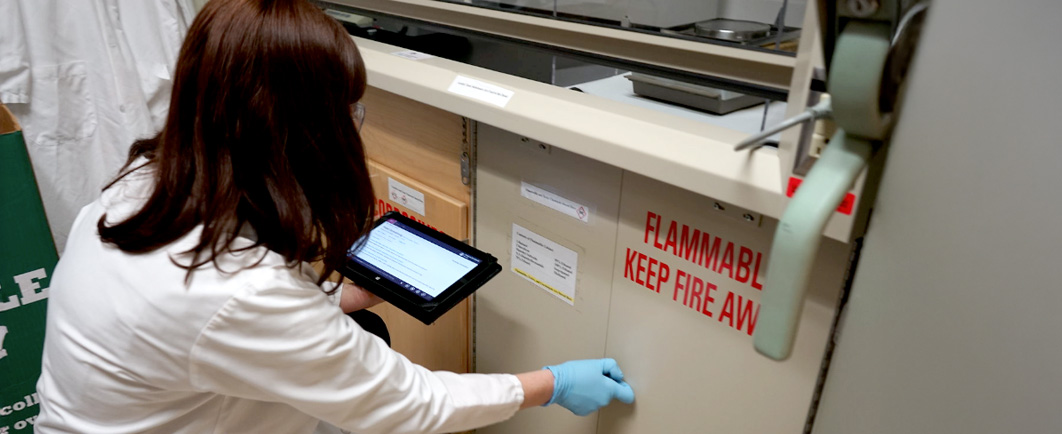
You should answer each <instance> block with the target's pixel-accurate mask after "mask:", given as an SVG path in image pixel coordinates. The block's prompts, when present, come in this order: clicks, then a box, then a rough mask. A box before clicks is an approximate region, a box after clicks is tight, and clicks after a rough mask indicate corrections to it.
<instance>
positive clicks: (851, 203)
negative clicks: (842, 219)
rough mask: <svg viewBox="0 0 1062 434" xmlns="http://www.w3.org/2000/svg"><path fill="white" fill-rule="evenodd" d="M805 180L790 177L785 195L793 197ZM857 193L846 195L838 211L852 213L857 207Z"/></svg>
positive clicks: (845, 213)
mask: <svg viewBox="0 0 1062 434" xmlns="http://www.w3.org/2000/svg"><path fill="white" fill-rule="evenodd" d="M802 182H804V180H803V179H800V178H797V177H792V176H791V177H789V185H788V186H786V189H785V195H786V196H788V197H793V193H796V190H797V187H800V184H801V183H802ZM855 201H856V195H854V194H852V193H848V194H846V195H844V199H842V200H841V205H839V206H838V207H837V212H839V213H841V214H844V215H852V209H854V208H855Z"/></svg>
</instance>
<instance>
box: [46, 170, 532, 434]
mask: <svg viewBox="0 0 1062 434" xmlns="http://www.w3.org/2000/svg"><path fill="white" fill-rule="evenodd" d="M150 184H151V178H150V177H148V176H146V174H144V173H136V174H134V175H131V177H130V178H129V179H128V181H122V182H121V183H120V184H118V185H116V186H114V187H112V188H110V189H108V190H107V191H106V192H104V196H103V198H101V199H100V200H98V201H96V202H93V203H92V204H90V205H88V206H86V207H85V208H84V209H83V210H82V211H81V212H80V214H79V215H78V217H77V220H76V222H75V224H74V227H73V229H72V230H71V233H70V238H69V241H68V242H67V246H66V251H65V252H64V254H63V255H62V259H61V260H60V261H59V264H58V265H57V266H56V269H55V272H54V275H53V276H52V279H51V286H50V289H49V291H50V297H49V302H48V303H49V304H48V320H47V331H46V335H45V336H46V337H45V345H44V359H43V372H42V374H41V378H40V381H39V382H38V385H37V391H38V392H39V395H40V398H41V404H40V409H41V412H40V416H39V417H38V419H37V421H36V429H37V432H40V433H55V432H85V433H109V432H140V433H166V434H173V433H206V432H217V433H244V432H246V433H264V432H269V433H285V434H289V433H309V432H312V431H313V430H314V428H315V426H316V425H317V420H318V419H320V420H324V421H327V422H329V423H332V424H334V425H336V426H338V427H340V428H342V429H345V430H350V431H354V432H358V433H431V432H457V431H464V430H468V429H472V428H475V427H478V426H483V425H486V424H491V423H495V422H499V421H502V420H505V419H507V418H509V417H511V416H512V415H513V414H514V413H515V412H516V411H517V410H518V408H519V406H520V404H521V403H522V402H523V389H522V387H521V384H520V381H519V380H518V379H516V377H515V376H513V375H509V374H489V375H488V374H463V375H461V374H455V373H450V372H431V371H428V370H427V369H425V368H423V367H420V366H417V365H414V364H413V363H411V362H410V361H409V360H407V359H406V358H405V357H403V356H401V355H400V354H398V353H396V352H394V351H392V350H391V349H390V348H388V346H387V344H386V343H384V342H383V340H381V339H380V338H378V337H376V336H374V335H372V334H370V333H368V332H366V331H364V330H362V329H361V328H360V327H359V326H358V325H357V324H356V323H355V322H354V321H353V320H351V319H350V318H349V317H347V316H346V315H344V314H343V313H342V312H341V311H340V309H339V308H338V307H337V306H336V305H335V304H333V303H332V302H331V301H329V299H328V297H327V296H326V295H325V294H324V292H322V291H321V288H319V287H318V286H316V285H315V281H316V273H315V272H314V271H313V270H312V269H311V268H310V267H308V266H304V267H299V268H294V269H293V268H290V267H287V266H285V264H284V259H283V258H282V257H280V256H279V255H277V254H275V253H272V252H268V251H266V250H264V249H262V248H259V249H255V250H251V251H247V252H244V253H241V254H230V255H227V256H225V257H224V258H222V260H221V261H220V265H221V268H222V269H223V270H228V271H229V272H222V271H218V269H216V268H214V267H213V266H206V267H203V268H200V269H198V270H197V271H196V272H195V273H194V275H193V276H192V278H191V282H190V283H189V284H186V283H185V270H184V269H182V268H180V267H178V266H176V265H174V264H173V262H172V261H171V258H174V259H177V260H179V261H180V260H187V258H186V257H185V256H183V255H181V252H183V251H185V250H187V249H188V248H189V247H191V246H192V245H194V243H195V242H196V241H197V240H198V233H197V231H193V232H192V233H190V234H188V235H187V236H185V237H184V238H182V239H180V240H178V241H176V242H175V243H174V244H172V245H170V246H168V247H166V248H164V249H160V250H157V251H155V252H151V253H146V254H138V255H131V254H126V253H124V252H122V251H120V250H119V249H117V248H116V247H114V246H113V245H108V244H104V243H102V242H101V240H100V239H99V235H98V233H97V230H96V222H97V221H98V219H99V218H100V216H102V215H104V213H106V215H107V218H108V220H110V221H116V220H120V219H123V218H124V217H125V216H127V215H129V214H130V213H131V212H132V211H134V210H135V209H138V208H139V207H140V204H141V203H142V200H143V198H145V197H146V195H147V193H148V192H149V191H150V188H151V185H150ZM241 240H242V241H241V242H244V243H250V241H247V240H246V239H241ZM262 255H264V258H263V259H262V260H261V262H260V263H258V264H257V265H251V264H254V262H255V261H256V260H258V259H259V258H260V257H262ZM246 266H251V267H250V268H249V269H243V270H241V271H239V272H235V273H233V272H232V271H235V270H239V269H241V267H246Z"/></svg>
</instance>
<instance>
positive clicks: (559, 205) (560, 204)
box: [520, 182, 590, 223]
mask: <svg viewBox="0 0 1062 434" xmlns="http://www.w3.org/2000/svg"><path fill="white" fill-rule="evenodd" d="M520 195H521V196H523V197H525V198H527V199H530V200H531V201H533V202H536V203H538V204H540V205H545V206H547V207H550V208H553V209H554V210H555V211H558V212H560V213H562V214H567V215H568V216H570V217H572V218H576V219H578V220H579V221H582V222H583V223H589V222H590V211H589V208H587V206H586V205H583V204H581V203H578V202H575V201H572V200H568V199H567V198H565V197H563V196H561V195H558V194H554V193H551V192H549V191H547V190H545V189H542V188H539V187H538V186H536V185H534V184H528V183H527V182H521V183H520Z"/></svg>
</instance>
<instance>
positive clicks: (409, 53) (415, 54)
mask: <svg viewBox="0 0 1062 434" xmlns="http://www.w3.org/2000/svg"><path fill="white" fill-rule="evenodd" d="M391 55H393V56H398V57H401V58H403V59H409V60H424V59H431V58H433V57H435V56H432V55H431V54H428V53H421V52H419V51H413V50H405V51H395V52H394V53H391Z"/></svg>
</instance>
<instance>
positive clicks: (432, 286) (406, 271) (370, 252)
mask: <svg viewBox="0 0 1062 434" xmlns="http://www.w3.org/2000/svg"><path fill="white" fill-rule="evenodd" d="M347 255H348V256H350V258H351V259H353V260H354V262H357V263H359V264H361V265H362V266H364V267H366V268H368V269H370V270H373V271H374V272H376V273H377V274H379V275H380V276H382V277H383V278H385V279H388V280H390V281H391V282H393V283H395V284H397V285H398V286H400V287H402V288H405V289H406V290H408V291H409V292H411V293H413V294H416V295H418V296H420V297H421V298H424V299H425V300H428V301H430V300H432V299H434V298H435V297H437V296H439V294H440V293H442V292H443V291H445V290H446V289H447V288H449V287H450V286H451V285H453V284H454V282H457V281H458V279H460V278H461V277H463V276H464V275H465V274H467V273H468V272H469V271H471V270H472V269H473V268H475V267H476V266H477V265H479V263H480V260H479V259H477V258H474V257H472V256H469V255H468V254H466V253H464V252H461V251H459V250H457V249H455V248H453V247H450V246H448V245H446V244H444V243H442V242H440V241H438V240H435V239H433V238H432V237H431V236H429V235H428V234H424V233H421V232H420V231H417V230H416V229H413V228H412V227H410V226H408V225H405V224H403V223H402V222H400V221H398V220H396V219H393V218H390V219H387V220H384V221H383V222H382V223H381V224H379V225H378V226H376V227H375V228H374V229H373V230H372V232H370V233H369V239H368V240H366V241H365V244H364V245H362V247H361V250H358V251H356V252H355V251H351V252H350V253H348V254H347Z"/></svg>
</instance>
